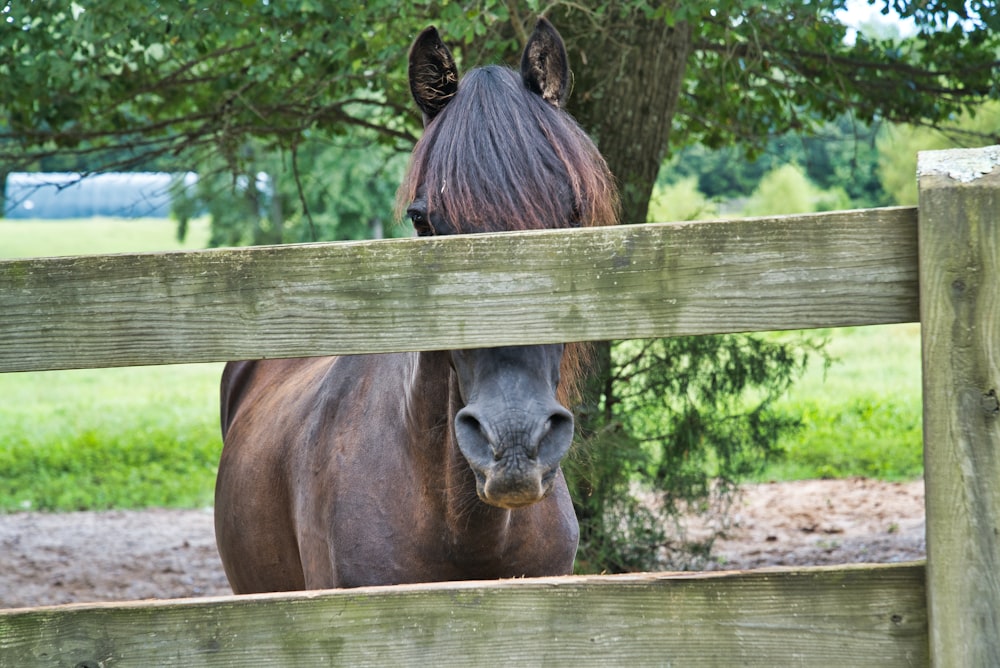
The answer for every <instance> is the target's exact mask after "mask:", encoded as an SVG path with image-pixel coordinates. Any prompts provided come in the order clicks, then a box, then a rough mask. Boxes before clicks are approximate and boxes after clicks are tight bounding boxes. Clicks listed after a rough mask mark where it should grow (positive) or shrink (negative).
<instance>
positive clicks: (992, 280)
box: [920, 147, 1000, 666]
mask: <svg viewBox="0 0 1000 668" xmlns="http://www.w3.org/2000/svg"><path fill="white" fill-rule="evenodd" d="M990 151H992V158H990V155H991V153H990ZM940 153H945V152H937V151H934V152H929V153H922V154H921V156H920V165H921V167H920V170H921V176H920V259H921V262H920V267H921V270H920V290H921V322H922V346H923V355H922V356H923V378H924V381H923V384H924V388H923V393H924V394H923V397H924V478H925V481H926V501H925V502H926V505H927V559H928V605H929V609H930V615H931V620H932V622H933V623H932V633H931V648H932V652H933V659H934V665H938V666H998V665H1000V402H998V396H1000V196H998V193H1000V150H998V148H997V147H991V148H988V149H973V150H963V151H949V152H947V153H948V154H949V155H947V156H945V157H946V158H947V159H946V160H945V159H940V157H941V156H940V155H939V154H940ZM991 170H992V173H990V172H991Z"/></svg>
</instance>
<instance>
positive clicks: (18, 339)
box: [0, 209, 918, 371]
mask: <svg viewBox="0 0 1000 668" xmlns="http://www.w3.org/2000/svg"><path fill="white" fill-rule="evenodd" d="M917 302H918V300H917V250H916V212H915V210H913V209H874V210H865V211H851V212H838V213H832V214H822V215H815V216H791V217H783V218H770V219H744V220H735V221H712V222H702V223H688V224H657V225H639V226H622V227H619V228H611V229H607V228H605V229H587V230H571V231H554V232H529V233H517V234H514V233H508V234H502V235H490V236H486V235H481V236H466V237H447V238H435V239H427V240H424V239H407V240H396V241H380V242H368V243H339V244H316V245H307V246H282V247H266V248H253V249H249V248H244V249H235V250H234V249H228V250H216V251H204V252H193V253H167V254H146V255H112V256H90V257H74V258H45V259H24V260H8V261H3V262H0V314H2V315H0V341H2V344H0V371H25V370H42V369H54V368H83V367H104V366H128V365H142V364H167V363H181V362H208V361H221V360H227V359H251V358H262V357H289V356H307V355H319V354H349V353H362V352H387V351H401V350H431V349H448V348H460V347H483V346H494V345H509V344H514V343H525V344H527V343H549V342H557V341H583V340H601V339H621V338H641V337H652V336H673V335H682V334H702V333H709V332H735V331H755V330H769V329H798V328H811V327H834V326H846V325H857V324H883V323H893V322H907V321H914V320H916V319H917V317H918V313H917V311H918V306H917Z"/></svg>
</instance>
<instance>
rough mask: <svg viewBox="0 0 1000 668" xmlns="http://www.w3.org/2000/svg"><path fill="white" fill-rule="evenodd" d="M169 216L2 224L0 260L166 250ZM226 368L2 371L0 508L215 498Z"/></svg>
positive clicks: (198, 239)
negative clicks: (221, 385) (220, 392)
mask: <svg viewBox="0 0 1000 668" xmlns="http://www.w3.org/2000/svg"><path fill="white" fill-rule="evenodd" d="M175 227H176V225H175V223H173V222H171V221H165V220H115V219H94V220H88V221H0V257H32V256H43V255H82V254H91V253H115V252H146V251H167V250H175V249H178V248H197V247H202V246H204V244H205V242H206V241H207V238H208V225H207V222H206V221H196V222H195V224H194V225H193V227H192V230H191V233H190V234H189V237H188V240H187V242H186V243H185V244H183V245H182V244H180V243H178V242H177V240H176V238H175V235H174V233H175ZM221 368H222V366H221V365H220V364H198V365H178V366H165V367H136V368H126V369H86V370H77V371H47V372H41V373H15V374H0V511H13V510H24V509H41V510H79V509H85V508H86V509H103V508H141V507H149V506H168V507H200V506H206V505H210V504H211V503H212V489H213V486H214V480H215V472H216V468H217V465H218V460H219V452H220V449H221V447H222V446H221V438H220V436H219V426H218V424H219V423H218V379H219V374H220V373H221Z"/></svg>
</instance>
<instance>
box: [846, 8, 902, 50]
mask: <svg viewBox="0 0 1000 668" xmlns="http://www.w3.org/2000/svg"><path fill="white" fill-rule="evenodd" d="M884 6H885V0H877V2H875V4H869V3H868V0H847V7H846V8H845V9H844V10H842V11H840V12H837V16H838V18H840V20H841V21H842V22H843V23H844V24H845V25H847V26H849V27H851V28H853V29H854V30H855V31H856V30H857V29H858V28H859V27H861V26H862V25H864V24H866V23H872V22H874V23H886V24H894V25H896V27H898V28H899V32H900V34H902V35H911V34H914V33H916V32H917V29H916V26H915V25H914V23H913V20H912V19H906V20H903V19H900V18H899V16H898V15H897V14H896V13H895V12H891V13H889V14H888V15H883V14H882V8H883V7H884ZM848 40H849V41H851V42H853V41H854V31H851V32H849V34H848Z"/></svg>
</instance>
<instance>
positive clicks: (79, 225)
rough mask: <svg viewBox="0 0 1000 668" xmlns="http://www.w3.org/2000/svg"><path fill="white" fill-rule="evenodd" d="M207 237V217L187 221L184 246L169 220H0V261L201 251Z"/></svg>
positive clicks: (175, 225) (175, 224) (206, 241)
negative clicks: (7, 259) (60, 256)
mask: <svg viewBox="0 0 1000 668" xmlns="http://www.w3.org/2000/svg"><path fill="white" fill-rule="evenodd" d="M208 235H209V222H208V219H207V218H199V219H196V220H193V221H191V223H190V228H189V230H188V233H187V237H186V238H185V240H184V243H180V242H178V241H177V223H176V222H174V221H172V220H161V219H155V218H137V219H118V218H90V219H86V220H0V258H13V257H41V256H54V255H92V254H96V253H145V252H153V251H166V250H179V249H188V250H190V249H196V248H204V247H205V246H206V245H207V244H208Z"/></svg>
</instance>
